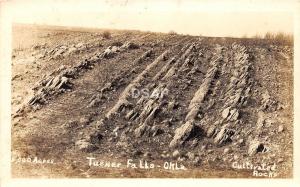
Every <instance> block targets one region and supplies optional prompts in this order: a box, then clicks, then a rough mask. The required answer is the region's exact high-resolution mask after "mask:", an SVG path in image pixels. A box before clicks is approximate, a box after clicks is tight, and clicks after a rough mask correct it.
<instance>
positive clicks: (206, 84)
mask: <svg viewBox="0 0 300 187" xmlns="http://www.w3.org/2000/svg"><path fill="white" fill-rule="evenodd" d="M219 59H220V57H219V56H218V57H217V58H216V59H215V60H213V61H211V66H212V67H211V68H210V69H209V70H208V71H207V73H206V76H205V78H204V80H203V81H202V84H201V85H200V87H199V89H198V90H197V91H196V93H195V95H194V97H193V98H192V100H191V101H190V104H189V107H188V110H189V111H188V114H187V115H186V118H185V123H184V124H183V125H181V126H180V127H178V128H177V129H176V130H175V135H174V137H173V139H172V141H171V142H170V144H169V146H170V147H176V146H180V145H182V144H183V143H184V142H185V141H186V140H187V138H188V137H189V136H190V134H192V132H193V130H194V127H195V126H194V125H195V124H194V120H195V118H196V116H197V114H198V112H199V109H200V108H201V105H202V104H203V101H204V99H205V97H206V95H207V93H208V91H209V89H210V87H211V85H212V81H213V79H214V78H215V75H216V73H217V71H218V64H219V62H220V61H219Z"/></svg>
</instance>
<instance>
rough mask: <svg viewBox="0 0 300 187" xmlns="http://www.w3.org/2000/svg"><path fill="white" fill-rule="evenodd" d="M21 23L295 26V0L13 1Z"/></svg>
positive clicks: (218, 28) (209, 30)
mask: <svg viewBox="0 0 300 187" xmlns="http://www.w3.org/2000/svg"><path fill="white" fill-rule="evenodd" d="M10 5H11V6H10V8H12V19H13V21H14V22H19V23H37V24H48V25H62V26H82V27H98V28H115V29H137V30H144V31H159V32H169V31H171V30H173V31H176V32H178V33H184V34H192V35H200V34H201V35H206V36H236V37H239V36H244V35H247V36H251V35H255V34H264V33H265V32H267V31H271V32H280V31H282V32H286V33H292V32H293V10H294V8H295V4H294V1H293V0H285V1H279V0H260V1H259V0H244V1H241V0H239V1H230V0H222V1H212V0H200V1H199V0H198V1H196V0H185V1H183V0H167V1H162V0H160V1H156V0H102V1H96V0H88V1H87V0H86V1H81V0H77V1H70V0H64V1H57V0H56V1H50V0H49V1H45V0H44V1H29V0H27V1H11V2H10Z"/></svg>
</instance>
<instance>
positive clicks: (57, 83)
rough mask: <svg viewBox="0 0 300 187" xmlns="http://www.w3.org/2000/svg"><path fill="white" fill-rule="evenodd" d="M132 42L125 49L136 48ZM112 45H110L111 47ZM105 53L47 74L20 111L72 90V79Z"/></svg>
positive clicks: (35, 106) (90, 66)
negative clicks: (27, 106)
mask: <svg viewBox="0 0 300 187" xmlns="http://www.w3.org/2000/svg"><path fill="white" fill-rule="evenodd" d="M128 43H131V42H127V43H126V44H124V45H123V46H121V47H122V49H123V50H125V49H127V48H128V49H129V48H130V49H133V48H134V49H135V48H136V47H130V46H132V45H134V44H132V43H131V44H128ZM82 46H83V45H79V46H78V47H82ZM109 48H110V47H108V49H109ZM108 49H106V50H105V51H104V52H103V53H100V54H95V55H94V56H92V57H90V58H87V59H85V60H83V61H80V62H78V63H77V64H76V65H75V66H73V67H65V66H61V67H59V68H58V69H56V70H54V71H53V72H52V73H50V74H49V75H47V76H45V77H44V78H43V79H42V80H41V81H39V82H38V83H37V84H36V85H35V87H34V88H33V90H34V91H35V93H34V94H33V96H32V97H31V98H30V99H29V101H28V102H27V103H26V104H25V105H24V106H22V107H21V108H20V109H19V110H18V111H17V113H18V112H21V111H23V109H24V108H25V107H26V105H29V106H33V107H34V108H35V109H39V108H40V107H41V105H43V104H46V103H47V100H48V99H49V98H51V97H53V96H55V95H57V94H60V93H63V92H65V91H68V90H71V88H72V82H71V80H72V79H75V78H77V77H78V76H79V74H80V73H81V72H83V71H86V70H88V69H92V68H93V67H94V64H95V63H97V62H99V61H100V60H101V59H103V58H106V54H107V50H108Z"/></svg>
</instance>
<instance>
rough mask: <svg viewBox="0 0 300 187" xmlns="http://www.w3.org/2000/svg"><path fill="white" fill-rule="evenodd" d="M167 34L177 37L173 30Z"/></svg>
mask: <svg viewBox="0 0 300 187" xmlns="http://www.w3.org/2000/svg"><path fill="white" fill-rule="evenodd" d="M169 34H171V35H177V33H176V32H175V31H173V30H171V31H169Z"/></svg>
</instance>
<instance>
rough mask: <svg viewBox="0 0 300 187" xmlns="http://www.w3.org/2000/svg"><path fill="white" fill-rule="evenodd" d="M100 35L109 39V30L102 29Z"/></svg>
mask: <svg viewBox="0 0 300 187" xmlns="http://www.w3.org/2000/svg"><path fill="white" fill-rule="evenodd" d="M102 37H103V38H105V39H110V38H111V33H110V32H109V31H104V32H103V33H102Z"/></svg>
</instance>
